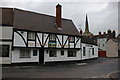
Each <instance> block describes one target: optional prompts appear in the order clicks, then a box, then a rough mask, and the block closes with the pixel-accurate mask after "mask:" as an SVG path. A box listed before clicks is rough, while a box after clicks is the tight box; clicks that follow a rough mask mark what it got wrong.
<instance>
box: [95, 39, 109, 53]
mask: <svg viewBox="0 0 120 80" xmlns="http://www.w3.org/2000/svg"><path fill="white" fill-rule="evenodd" d="M97 42H98V46H99V49H102V50H105V51H106V42H107V38H100V39H98V41H97ZM103 45H104V46H103Z"/></svg>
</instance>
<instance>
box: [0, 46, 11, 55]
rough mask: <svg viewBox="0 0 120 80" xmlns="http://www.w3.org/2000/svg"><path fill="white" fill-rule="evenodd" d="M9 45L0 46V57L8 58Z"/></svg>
mask: <svg viewBox="0 0 120 80" xmlns="http://www.w3.org/2000/svg"><path fill="white" fill-rule="evenodd" d="M9 47H10V46H9V45H0V57H9Z"/></svg>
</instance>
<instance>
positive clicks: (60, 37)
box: [56, 35, 62, 48]
mask: <svg viewBox="0 0 120 80" xmlns="http://www.w3.org/2000/svg"><path fill="white" fill-rule="evenodd" d="M57 37H58V39H59V41H60V43H61V45H62V35H57ZM58 39H56V40H57V46H56V47H58V48H61V45H60V43H59V42H58Z"/></svg>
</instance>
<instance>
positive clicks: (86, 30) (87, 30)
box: [85, 14, 89, 33]
mask: <svg viewBox="0 0 120 80" xmlns="http://www.w3.org/2000/svg"><path fill="white" fill-rule="evenodd" d="M88 32H89V25H88V18H87V14H86V22H85V33H88Z"/></svg>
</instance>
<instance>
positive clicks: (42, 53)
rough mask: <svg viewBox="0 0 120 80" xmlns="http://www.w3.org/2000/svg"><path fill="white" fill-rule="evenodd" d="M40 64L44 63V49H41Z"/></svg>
mask: <svg viewBox="0 0 120 80" xmlns="http://www.w3.org/2000/svg"><path fill="white" fill-rule="evenodd" d="M39 64H44V49H39Z"/></svg>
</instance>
